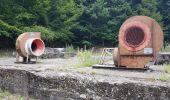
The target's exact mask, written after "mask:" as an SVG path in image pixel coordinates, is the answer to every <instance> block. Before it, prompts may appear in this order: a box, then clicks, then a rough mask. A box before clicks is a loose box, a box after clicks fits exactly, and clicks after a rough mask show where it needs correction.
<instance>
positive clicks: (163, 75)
mask: <svg viewBox="0 0 170 100" xmlns="http://www.w3.org/2000/svg"><path fill="white" fill-rule="evenodd" d="M169 78H170V77H169V75H167V74H162V75H160V76H159V80H161V81H168V80H169Z"/></svg>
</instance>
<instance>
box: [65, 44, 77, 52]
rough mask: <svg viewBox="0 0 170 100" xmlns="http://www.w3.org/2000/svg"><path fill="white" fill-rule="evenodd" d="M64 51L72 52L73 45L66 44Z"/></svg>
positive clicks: (73, 50)
mask: <svg viewBox="0 0 170 100" xmlns="http://www.w3.org/2000/svg"><path fill="white" fill-rule="evenodd" d="M66 52H70V53H74V52H76V50H75V49H74V47H73V45H72V44H71V45H69V44H66Z"/></svg>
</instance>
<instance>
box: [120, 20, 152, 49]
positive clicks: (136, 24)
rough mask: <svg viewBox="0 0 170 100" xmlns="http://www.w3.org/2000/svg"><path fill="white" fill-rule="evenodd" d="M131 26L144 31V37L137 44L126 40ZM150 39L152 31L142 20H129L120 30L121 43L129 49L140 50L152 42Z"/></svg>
mask: <svg viewBox="0 0 170 100" xmlns="http://www.w3.org/2000/svg"><path fill="white" fill-rule="evenodd" d="M131 28H138V29H140V30H141V31H143V33H142V34H144V37H143V39H142V40H140V41H139V43H138V44H136V45H133V44H130V43H128V42H127V40H126V35H127V34H128V32H127V31H129V30H130V29H131ZM133 34H137V33H133ZM150 39H151V31H150V29H149V27H148V26H147V25H146V24H144V23H143V22H140V21H133V22H129V23H127V24H125V25H123V26H122V27H121V29H120V32H119V41H120V44H121V45H122V46H123V47H124V48H126V49H127V50H129V51H134V52H135V51H139V50H141V49H143V48H144V47H145V46H147V45H148V43H149V42H150Z"/></svg>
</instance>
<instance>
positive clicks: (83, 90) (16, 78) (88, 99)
mask: <svg viewBox="0 0 170 100" xmlns="http://www.w3.org/2000/svg"><path fill="white" fill-rule="evenodd" d="M0 89H1V90H9V91H11V92H14V93H20V94H22V95H24V96H25V97H27V96H33V97H35V98H37V99H40V100H115V99H116V100H169V99H170V83H168V82H160V81H153V80H148V81H146V80H145V81H142V80H139V81H138V80H130V79H127V78H118V77H111V76H101V75H86V74H79V73H71V72H54V71H51V70H45V71H36V70H21V69H17V68H5V67H0Z"/></svg>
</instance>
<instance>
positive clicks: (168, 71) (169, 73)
mask: <svg viewBox="0 0 170 100" xmlns="http://www.w3.org/2000/svg"><path fill="white" fill-rule="evenodd" d="M164 69H165V73H164V74H162V75H160V77H159V80H161V81H168V80H170V65H164Z"/></svg>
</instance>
